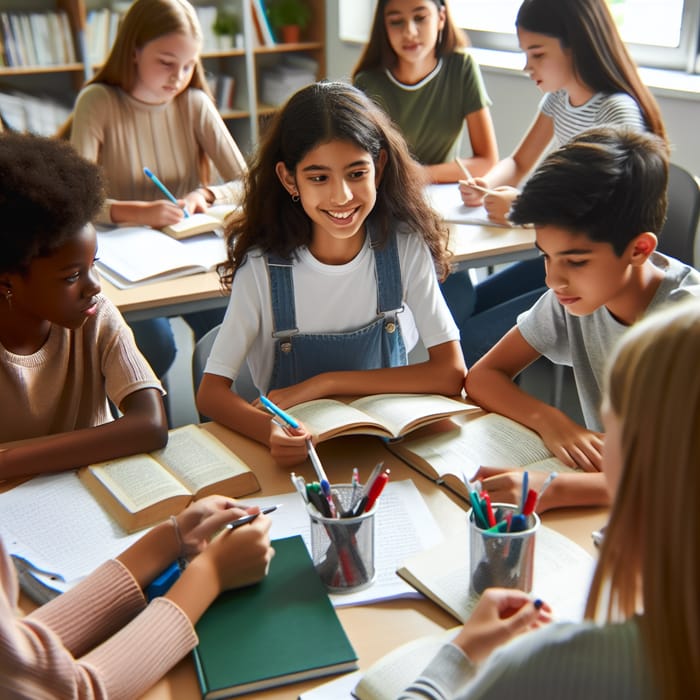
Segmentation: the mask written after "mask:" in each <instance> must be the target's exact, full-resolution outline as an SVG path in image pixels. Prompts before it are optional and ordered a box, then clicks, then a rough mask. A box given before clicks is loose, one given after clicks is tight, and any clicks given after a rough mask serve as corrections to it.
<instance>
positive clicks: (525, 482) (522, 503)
mask: <svg viewBox="0 0 700 700" xmlns="http://www.w3.org/2000/svg"><path fill="white" fill-rule="evenodd" d="M529 477H530V475H529V474H528V473H527V472H526V471H525V472H523V494H522V497H521V499H520V512H521V513H522V512H523V511H524V510H525V503H526V501H527V492H528V489H529V484H528V481H529Z"/></svg>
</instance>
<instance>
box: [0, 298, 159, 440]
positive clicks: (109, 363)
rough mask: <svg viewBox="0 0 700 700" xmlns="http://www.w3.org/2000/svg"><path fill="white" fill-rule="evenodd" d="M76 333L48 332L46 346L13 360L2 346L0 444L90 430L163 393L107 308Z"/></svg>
mask: <svg viewBox="0 0 700 700" xmlns="http://www.w3.org/2000/svg"><path fill="white" fill-rule="evenodd" d="M97 303H98V307H97V313H96V314H95V315H94V316H92V317H90V318H88V319H87V320H86V321H85V323H84V324H83V325H82V326H81V327H80V328H78V329H76V330H69V329H67V328H62V327H59V326H53V327H52V328H51V331H50V333H49V337H48V338H47V340H46V342H45V343H44V345H43V346H42V347H41V348H39V350H37V351H36V352H35V353H33V354H31V355H16V354H14V353H11V352H9V351H8V350H6V349H5V348H4V347H3V346H2V345H0V397H2V400H0V444H2V443H3V442H11V441H14V440H23V439H27V438H35V437H41V436H42V435H54V434H56V433H64V432H69V431H71V430H78V429H80V428H90V427H93V426H96V425H101V424H102V423H106V422H108V421H111V420H112V414H111V412H110V410H109V405H108V403H107V397H109V398H111V399H112V401H113V402H114V404H115V405H116V406H119V405H120V404H121V402H122V401H123V400H124V398H125V397H126V396H128V395H129V394H132V393H133V392H135V391H138V390H140V389H146V388H155V389H158V390H161V391H162V389H161V385H160V382H159V381H158V379H157V378H156V376H155V375H154V374H153V370H152V369H151V368H150V366H149V365H148V363H147V362H146V360H145V359H144V357H143V356H142V355H141V353H140V352H139V350H138V348H137V347H136V344H135V343H134V337H133V334H132V332H131V329H130V328H129V327H128V326H127V325H126V323H125V322H124V319H123V318H122V316H121V314H120V313H119V311H118V310H117V309H116V308H115V307H114V305H113V304H112V302H111V301H110V300H109V299H107V297H104V296H102V295H98V297H97Z"/></svg>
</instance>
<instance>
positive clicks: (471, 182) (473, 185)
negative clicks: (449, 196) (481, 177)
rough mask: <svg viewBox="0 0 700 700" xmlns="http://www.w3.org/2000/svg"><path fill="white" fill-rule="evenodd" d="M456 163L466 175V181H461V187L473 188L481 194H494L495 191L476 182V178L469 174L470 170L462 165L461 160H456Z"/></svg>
mask: <svg viewBox="0 0 700 700" xmlns="http://www.w3.org/2000/svg"><path fill="white" fill-rule="evenodd" d="M455 163H457V165H459V169H460V170H461V171H462V172H463V173H464V177H465V179H464V180H460V181H459V183H460V184H461V185H467V187H471V188H472V189H473V190H476V191H477V192H481V194H493V190H490V189H489V188H488V187H482V186H481V185H477V184H476V183H475V182H474V177H473V176H472V174H471V173H470V172H469V170H467V166H466V165H465V164H464V163H462V161H461V160H460V159H459V158H455Z"/></svg>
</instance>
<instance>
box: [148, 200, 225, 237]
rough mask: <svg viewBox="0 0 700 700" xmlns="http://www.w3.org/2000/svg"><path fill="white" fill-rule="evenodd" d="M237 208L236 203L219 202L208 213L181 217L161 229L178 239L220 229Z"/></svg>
mask: <svg viewBox="0 0 700 700" xmlns="http://www.w3.org/2000/svg"><path fill="white" fill-rule="evenodd" d="M237 210H238V207H237V206H236V205H235V204H217V205H216V206H213V207H209V209H207V211H206V213H201V212H200V213H197V214H190V215H189V216H188V217H185V218H183V219H180V221H178V222H177V223H176V224H172V225H170V226H163V228H162V229H161V230H162V231H163V233H167V234H168V236H172V237H173V238H177V239H178V240H179V239H182V238H189V237H190V236H196V235H198V234H200V233H209V232H211V231H219V230H220V229H222V228H223V227H224V225H225V223H226V219H227V218H228V217H229V216H230V215H231V214H233V212H235V211H237Z"/></svg>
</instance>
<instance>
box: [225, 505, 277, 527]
mask: <svg viewBox="0 0 700 700" xmlns="http://www.w3.org/2000/svg"><path fill="white" fill-rule="evenodd" d="M281 507H282V504H281V503H278V504H277V505H276V506H267V508H263V509H262V510H261V511H260V512H258V513H249V514H248V515H242V516H241V517H240V518H238V520H234V521H233V522H232V523H229V524H228V525H227V526H226V527H227V528H228V529H229V530H235V529H236V528H237V527H240V526H241V525H245V524H246V523H250V522H253V520H255V518H257V517H258V515H260V514H263V513H264V514H265V515H267V514H268V513H272V511H275V510H277V509H278V508H281Z"/></svg>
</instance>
